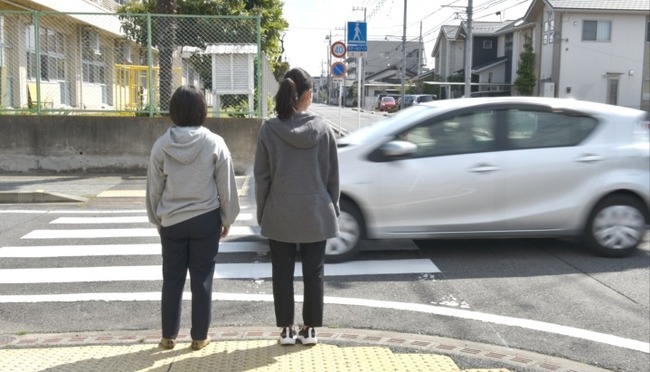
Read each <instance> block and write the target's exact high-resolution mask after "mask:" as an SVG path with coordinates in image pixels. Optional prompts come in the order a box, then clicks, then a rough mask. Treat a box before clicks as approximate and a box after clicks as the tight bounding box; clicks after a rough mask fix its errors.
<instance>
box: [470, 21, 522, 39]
mask: <svg viewBox="0 0 650 372" xmlns="http://www.w3.org/2000/svg"><path fill="white" fill-rule="evenodd" d="M514 23H515V21H503V22H472V35H473V36H494V35H496V34H498V33H499V31H501V30H503V29H506V28H509V26H511V25H513V24H514ZM462 26H463V28H466V27H467V24H466V23H465V22H463V23H462Z"/></svg>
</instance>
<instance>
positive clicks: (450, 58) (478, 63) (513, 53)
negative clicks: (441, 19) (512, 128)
mask: <svg viewBox="0 0 650 372" xmlns="http://www.w3.org/2000/svg"><path fill="white" fill-rule="evenodd" d="M515 23H516V21H504V22H473V23H472V40H473V43H472V63H471V66H472V77H471V81H472V83H473V86H472V92H473V93H480V92H486V91H487V92H494V91H498V92H502V93H504V94H511V90H512V87H511V86H512V83H513V82H514V80H515V79H516V69H515V68H513V66H516V64H517V61H518V56H519V54H518V52H519V51H520V50H522V49H523V43H524V40H523V39H522V38H521V36H522V34H521V33H518V32H516V30H517V28H516V27H515V26H514V25H515ZM467 35H468V32H467V23H466V22H461V24H460V25H457V26H452V25H445V26H442V27H441V28H440V32H439V35H438V39H437V40H436V43H435V45H434V48H433V51H432V53H431V56H432V57H434V58H435V68H434V69H435V71H436V73H437V74H438V75H440V76H441V77H442V80H443V81H447V80H448V79H449V78H450V77H451V76H454V75H458V76H464V71H465V40H466V39H467ZM440 85H441V93H442V97H441V98H457V97H460V96H462V95H463V94H464V83H463V82H456V83H455V84H443V83H441V84H440Z"/></svg>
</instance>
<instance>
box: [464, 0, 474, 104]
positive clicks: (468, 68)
mask: <svg viewBox="0 0 650 372" xmlns="http://www.w3.org/2000/svg"><path fill="white" fill-rule="evenodd" d="M472 38H473V36H472V0H468V1H467V39H466V40H465V98H469V97H470V96H471V94H472V43H473V40H472Z"/></svg>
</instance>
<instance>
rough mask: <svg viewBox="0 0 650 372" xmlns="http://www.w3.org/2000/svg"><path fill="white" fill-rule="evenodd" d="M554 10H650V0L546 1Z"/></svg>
mask: <svg viewBox="0 0 650 372" xmlns="http://www.w3.org/2000/svg"><path fill="white" fill-rule="evenodd" d="M546 3H548V5H549V6H550V7H552V8H554V9H576V10H646V11H647V10H650V1H648V0H546Z"/></svg>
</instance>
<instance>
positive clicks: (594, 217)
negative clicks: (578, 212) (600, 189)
mask: <svg viewBox="0 0 650 372" xmlns="http://www.w3.org/2000/svg"><path fill="white" fill-rule="evenodd" d="M647 223H648V222H647V207H645V205H644V203H642V202H641V201H639V200H638V199H636V198H634V197H631V196H628V195H614V196H610V197H608V198H606V199H604V200H602V201H601V202H600V203H598V204H597V205H596V207H595V208H594V210H593V211H592V213H591V215H590V217H589V221H588V223H587V228H586V231H585V238H586V240H587V243H588V244H589V245H590V246H591V247H592V248H593V249H594V250H595V251H596V252H598V253H599V254H601V255H603V256H607V257H623V256H626V255H629V254H630V253H632V252H633V251H634V249H636V247H637V246H638V245H639V243H640V242H641V241H642V240H643V237H644V236H645V234H646V230H647Z"/></svg>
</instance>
